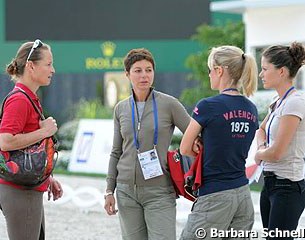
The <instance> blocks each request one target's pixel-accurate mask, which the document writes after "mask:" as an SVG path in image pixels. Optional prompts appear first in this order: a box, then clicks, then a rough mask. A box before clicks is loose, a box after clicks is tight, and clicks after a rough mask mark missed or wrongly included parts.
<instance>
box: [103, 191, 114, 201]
mask: <svg viewBox="0 0 305 240" xmlns="http://www.w3.org/2000/svg"><path fill="white" fill-rule="evenodd" d="M109 195H113V192H112V191H108V192H106V193H105V195H104V199H106V197H107V196H109Z"/></svg>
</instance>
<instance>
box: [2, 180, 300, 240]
mask: <svg viewBox="0 0 305 240" xmlns="http://www.w3.org/2000/svg"><path fill="white" fill-rule="evenodd" d="M55 177H56V178H57V179H58V180H60V181H61V183H62V184H63V187H64V191H65V194H64V197H63V198H62V199H61V201H60V202H57V203H56V202H48V201H47V200H45V215H46V236H47V238H46V239H47V240H119V239H121V238H120V227H119V219H118V216H111V217H110V216H108V215H107V214H106V213H105V212H104V209H103V204H104V201H103V194H102V193H103V192H104V190H105V179H103V178H90V177H76V176H63V175H58V176H55ZM252 199H253V203H254V206H255V224H254V230H255V231H258V232H260V231H261V229H262V225H261V221H260V214H259V207H258V201H259V194H258V193H257V192H252ZM190 208H191V202H190V201H188V200H185V199H178V200H177V236H179V235H180V233H181V231H182V229H183V226H184V224H185V222H186V220H187V215H188V213H189V211H190ZM300 228H305V214H303V216H302V218H301V221H300ZM7 239H8V237H7V234H6V229H5V222H4V217H3V216H2V215H0V240H7ZM258 239H260V238H258ZM25 240H26V239H25Z"/></svg>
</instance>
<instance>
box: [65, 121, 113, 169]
mask: <svg viewBox="0 0 305 240" xmlns="http://www.w3.org/2000/svg"><path fill="white" fill-rule="evenodd" d="M112 140H113V120H108V119H107V120H106V119H101V120H100V119H99V120H96V119H81V120H80V122H79V125H78V130H77V133H76V136H75V139H74V143H73V148H72V153H71V159H70V163H69V167H68V169H69V171H72V172H87V173H104V174H106V173H107V171H108V162H109V157H110V152H111V148H112Z"/></svg>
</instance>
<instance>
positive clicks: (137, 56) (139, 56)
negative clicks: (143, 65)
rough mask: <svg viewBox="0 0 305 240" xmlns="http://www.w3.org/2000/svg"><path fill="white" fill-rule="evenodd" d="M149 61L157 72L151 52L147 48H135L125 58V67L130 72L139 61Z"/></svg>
mask: <svg viewBox="0 0 305 240" xmlns="http://www.w3.org/2000/svg"><path fill="white" fill-rule="evenodd" d="M141 60H147V61H149V62H150V63H151V64H152V66H153V69H154V70H155V61H154V58H153V55H152V54H151V52H150V51H149V50H147V49H145V48H135V49H132V50H130V51H129V52H128V53H127V55H126V56H125V58H124V66H125V70H126V71H127V72H129V71H130V68H131V66H132V65H133V64H134V63H135V62H138V61H141Z"/></svg>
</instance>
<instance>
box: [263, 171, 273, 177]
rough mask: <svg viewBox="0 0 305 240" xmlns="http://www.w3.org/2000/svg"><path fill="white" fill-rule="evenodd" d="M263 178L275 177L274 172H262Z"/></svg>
mask: <svg viewBox="0 0 305 240" xmlns="http://www.w3.org/2000/svg"><path fill="white" fill-rule="evenodd" d="M263 176H264V177H276V175H275V173H274V172H270V171H263Z"/></svg>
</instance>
